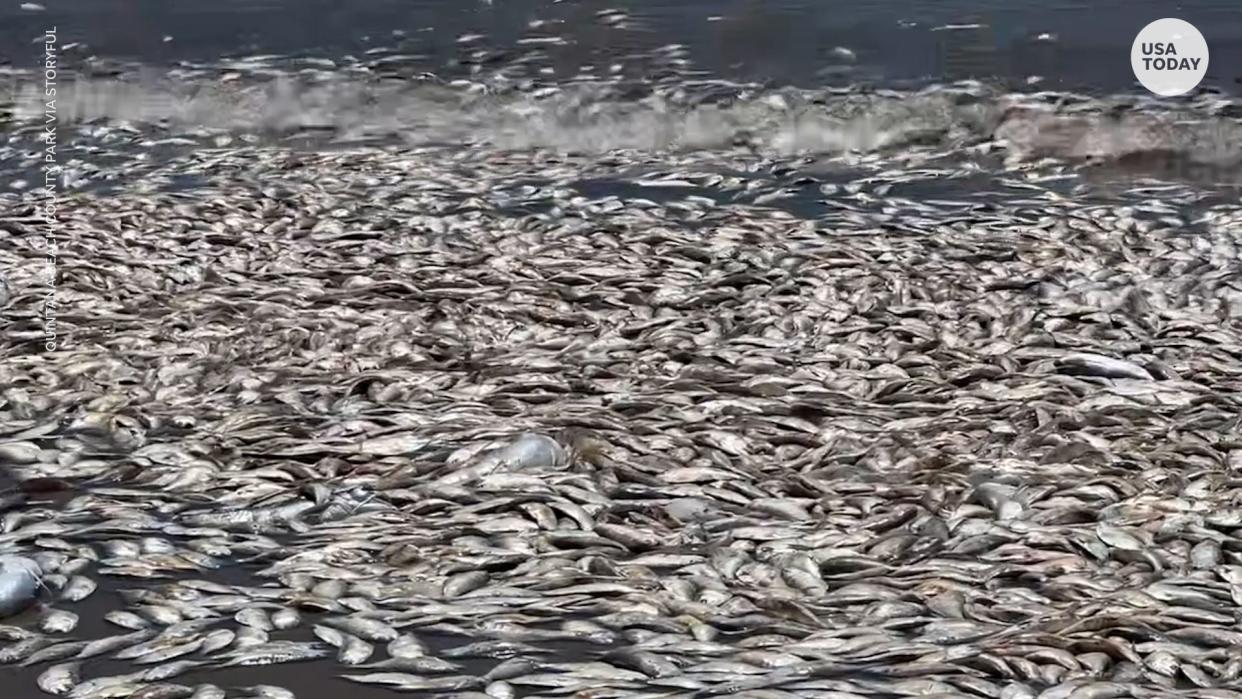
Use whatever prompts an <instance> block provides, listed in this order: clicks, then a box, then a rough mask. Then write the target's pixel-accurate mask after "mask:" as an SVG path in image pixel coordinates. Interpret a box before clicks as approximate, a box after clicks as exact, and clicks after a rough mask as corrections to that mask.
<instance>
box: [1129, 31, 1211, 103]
mask: <svg viewBox="0 0 1242 699" xmlns="http://www.w3.org/2000/svg"><path fill="white" fill-rule="evenodd" d="M1130 65H1131V66H1132V67H1133V68H1134V77H1136V78H1138V81H1139V82H1140V83H1142V84H1143V87H1145V88H1147V89H1148V90H1151V91H1152V92H1154V93H1156V94H1157V95H1160V96H1161V97H1173V96H1175V95H1184V94H1186V93H1187V92H1190V91H1191V90H1193V89H1195V87H1197V86H1198V85H1199V82H1200V81H1202V80H1203V76H1204V75H1206V74H1207V66H1208V47H1207V42H1206V41H1204V40H1203V35H1202V34H1200V33H1199V30H1198V29H1195V26H1194V25H1193V24H1191V23H1190V22H1187V21H1185V20H1180V19H1173V18H1171V17H1166V18H1165V19H1158V20H1156V21H1155V22H1152V23H1151V24H1149V25H1147V26H1146V27H1143V31H1141V32H1139V33H1138V36H1136V37H1135V38H1134V46H1132V47H1131V48H1130Z"/></svg>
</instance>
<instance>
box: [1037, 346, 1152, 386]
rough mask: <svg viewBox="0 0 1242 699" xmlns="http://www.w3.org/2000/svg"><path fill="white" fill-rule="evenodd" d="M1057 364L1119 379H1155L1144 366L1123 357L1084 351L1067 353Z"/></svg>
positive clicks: (1074, 370) (1078, 371)
mask: <svg viewBox="0 0 1242 699" xmlns="http://www.w3.org/2000/svg"><path fill="white" fill-rule="evenodd" d="M1057 366H1058V367H1060V368H1062V369H1067V370H1070V371H1073V372H1077V373H1083V374H1088V375H1091V376H1103V377H1107V378H1117V379H1140V380H1143V381H1152V380H1154V379H1153V377H1152V375H1151V374H1150V373H1149V372H1148V371H1147V370H1146V369H1144V368H1143V367H1141V366H1139V365H1137V364H1134V363H1133V362H1127V361H1125V360H1121V359H1113V358H1111V357H1105V356H1103V355H1099V354H1089V353H1084V352H1079V353H1074V354H1069V355H1066V356H1064V357H1062V358H1060V359H1058V360H1057Z"/></svg>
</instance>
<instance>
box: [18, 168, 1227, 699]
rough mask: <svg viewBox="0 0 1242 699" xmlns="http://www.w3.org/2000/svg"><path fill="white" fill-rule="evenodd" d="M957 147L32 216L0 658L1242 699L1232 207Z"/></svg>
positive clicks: (508, 690) (316, 688)
mask: <svg viewBox="0 0 1242 699" xmlns="http://www.w3.org/2000/svg"><path fill="white" fill-rule="evenodd" d="M945 155H946V154H945V153H941V152H937V150H936V147H935V146H928V147H925V148H918V147H912V148H910V149H909V150H907V151H904V152H903V153H901V154H889V155H887V156H880V155H858V154H847V155H840V156H833V157H826V156H825V157H822V158H817V157H784V158H775V157H770V156H765V155H762V154H759V153H756V152H754V151H753V149H749V148H747V147H744V146H737V147H729V148H721V149H716V150H713V151H711V152H695V153H669V154H665V155H662V156H661V157H659V158H653V157H651V156H650V155H649V154H643V153H638V152H631V151H616V152H613V153H610V154H609V155H608V156H607V157H597V156H586V155H574V154H565V153H555V152H551V151H543V150H538V149H534V150H524V151H498V150H495V149H490V148H481V147H480V148H458V149H451V148H438V147H426V148H418V149H410V148H396V147H366V148H362V147H359V148H352V149H349V148H343V149H338V150H335V151H332V152H326V153H324V152H320V153H306V152H302V153H297V152H293V151H290V150H288V149H280V148H261V147H251V146H245V145H242V146H236V145H232V146H228V147H219V148H213V149H207V150H200V151H196V152H195V153H193V154H189V155H185V156H181V157H179V158H178V159H176V160H173V161H170V162H168V163H166V164H163V165H161V166H160V167H158V168H156V169H154V170H149V171H146V174H144V176H143V178H142V181H141V182H132V183H129V184H127V185H126V186H125V187H124V188H123V190H122V191H119V192H113V193H110V194H107V195H101V194H92V193H90V192H78V193H74V194H72V195H67V196H65V197H63V198H62V201H61V202H60V206H59V209H58V212H57V215H56V223H55V226H54V227H53V228H52V230H51V235H52V236H53V237H54V238H55V239H56V240H57V242H58V247H59V257H58V259H57V261H56V266H57V268H56V272H57V277H56V279H57V281H56V287H55V294H56V301H57V302H56V306H55V309H54V312H55V316H56V318H55V320H56V328H57V332H58V336H59V341H58V346H57V348H56V349H55V350H53V351H48V350H46V349H45V348H44V339H43V338H44V333H45V324H44V320H45V319H44V317H43V315H44V311H45V310H46V309H45V308H44V306H43V304H42V301H43V299H44V298H45V296H46V292H47V285H46V280H44V278H43V276H42V275H43V272H44V268H45V266H46V264H47V262H46V260H45V258H44V252H43V247H42V236H43V234H44V232H45V231H47V230H48V228H47V226H46V223H45V222H44V221H43V219H42V218H41V217H40V216H39V215H38V212H37V211H36V210H35V209H34V207H33V206H32V205H31V204H30V203H29V200H28V199H25V198H21V197H16V196H11V197H8V198H6V199H4V200H3V202H2V204H3V209H2V211H0V267H2V268H3V269H4V270H5V275H6V277H7V284H8V288H9V289H10V298H9V299H8V302H7V305H6V307H5V308H4V314H3V317H2V318H0V327H2V328H3V335H2V336H0V337H2V339H0V354H2V355H3V357H4V361H3V362H0V387H2V391H0V462H2V463H3V466H4V467H5V469H6V471H7V473H8V474H9V476H11V478H12V482H10V483H8V484H7V486H6V488H5V490H4V492H3V494H0V555H3V556H6V558H0V612H2V613H5V614H12V615H13V616H10V617H9V618H7V619H5V620H4V622H3V623H4V624H5V625H0V641H2V642H3V645H0V663H3V664H4V665H3V666H2V667H0V683H3V685H4V686H5V687H16V688H17V689H16V690H15V691H17V692H18V693H19V694H18V695H20V696H22V697H26V696H33V694H34V691H35V690H34V686H36V685H37V687H38V688H39V689H41V690H42V691H43V692H46V693H48V694H52V695H60V696H69V697H73V698H75V699H103V698H107V697H133V698H137V699H156V698H163V699H169V698H176V697H193V698H194V699H208V698H215V699H218V698H220V697H225V696H230V697H267V698H268V699H275V698H279V697H290V696H301V697H302V698H303V699H314V698H315V697H320V696H341V695H343V694H344V693H346V692H350V691H353V692H355V695H356V696H367V697H370V696H375V697H380V696H389V695H390V694H392V693H420V694H422V695H425V696H444V697H462V698H465V697H478V698H479V699H483V698H484V697H493V698H494V699H507V698H509V697H517V696H541V697H554V696H555V697H578V698H582V699H588V698H590V699H605V698H608V697H627V698H638V697H652V698H655V697H667V698H674V697H695V698H699V697H710V696H723V695H736V696H743V697H754V698H765V699H779V698H785V697H787V698H789V699H793V698H794V697H821V698H823V699H830V698H831V699H851V698H861V697H904V696H920V697H933V696H934V697H985V698H989V699H1021V698H1024V697H1040V698H1041V699H1054V698H1060V699H1087V698H1093V699H1101V698H1104V697H1152V698H1155V697H1176V696H1185V697H1195V698H1198V699H1205V698H1212V697H1221V698H1224V697H1242V692H1240V691H1238V690H1237V689H1236V687H1238V686H1239V682H1240V681H1242V631H1239V630H1238V623H1239V621H1240V620H1242V537H1239V536H1235V534H1238V533H1239V532H1240V531H1242V502H1240V494H1242V473H1240V471H1242V435H1240V433H1239V425H1240V424H1242V414H1240V408H1242V334H1240V331H1242V282H1240V281H1239V276H1238V274H1237V270H1238V265H1239V252H1240V250H1239V246H1242V207H1239V206H1238V205H1237V204H1229V203H1220V201H1219V200H1213V199H1212V198H1211V197H1210V195H1209V194H1208V193H1204V192H1199V191H1197V190H1195V189H1193V188H1191V187H1188V186H1184V185H1160V184H1156V183H1150V182H1148V183H1136V184H1132V185H1130V186H1128V188H1126V187H1123V188H1120V189H1119V190H1117V191H1113V190H1110V191H1109V192H1108V193H1107V196H1104V195H1103V194H1099V193H1098V192H1095V191H1094V190H1092V189H1091V186H1089V185H1088V184H1086V183H1083V182H1080V181H1079V180H1078V179H1077V176H1076V174H1075V172H1073V171H1072V170H1069V169H1067V168H1065V167H1063V166H1061V165H1057V164H1055V163H1054V164H1049V163H1034V164H1012V163H1011V164H1010V166H1009V167H1007V168H1000V167H999V166H998V168H997V169H995V170H991V171H989V170H985V169H981V167H980V166H979V165H978V164H971V163H962V162H960V161H955V162H953V163H952V164H946V162H947V161H945V160H944V157H945ZM118 157H120V156H118ZM142 160H144V159H143V158H142V157H141V155H135V156H134V158H133V164H134V165H135V166H137V165H138V164H139V162H140V161H142ZM955 187H956V188H957V191H959V192H962V191H968V192H971V195H970V196H968V197H964V198H955V196H954V195H953V192H954V188H955ZM8 556H11V558H10V557H8ZM289 663H299V665H298V666H297V668H298V670H297V672H294V673H284V674H281V673H280V672H279V669H280V666H283V665H285V664H289ZM308 683H309V684H308ZM349 683H361V684H363V685H367V687H366V689H365V692H366V693H365V694H357V693H356V692H357V689H351V687H350V684H349ZM308 686H309V687H311V689H306V687H308ZM7 691H8V690H6V692H7ZM18 695H14V696H18ZM6 696H7V694H6Z"/></svg>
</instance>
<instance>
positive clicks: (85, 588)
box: [60, 575, 98, 602]
mask: <svg viewBox="0 0 1242 699" xmlns="http://www.w3.org/2000/svg"><path fill="white" fill-rule="evenodd" d="M97 588H98V585H96V584H95V581H94V580H91V579H90V578H87V577H84V576H81V575H75V576H73V577H71V578H69V581H68V582H67V583H65V586H64V587H63V588H61V591H60V599H61V601H64V602H81V601H82V600H84V599H86V598H87V597H90V596H91V595H92V594H94V592H95V590H96V589H97Z"/></svg>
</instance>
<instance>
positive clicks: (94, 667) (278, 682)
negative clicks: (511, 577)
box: [0, 471, 610, 699]
mask: <svg viewBox="0 0 1242 699" xmlns="http://www.w3.org/2000/svg"><path fill="white" fill-rule="evenodd" d="M6 478H7V476H6V475H5V474H4V472H3V471H0V484H2V483H4V482H5V479H6ZM9 480H11V479H9ZM259 569H260V567H259V566H252V565H247V566H242V565H228V566H225V567H222V568H219V569H215V570H206V571H200V572H193V573H190V574H185V575H178V576H175V577H168V578H160V579H138V578H128V577H112V576H102V575H96V574H94V573H93V572H89V571H88V572H87V575H89V576H90V577H91V578H92V579H94V580H95V581H96V582H97V583H98V585H99V588H98V589H97V590H96V591H95V593H94V594H92V595H91V596H90V597H88V598H86V599H85V600H83V601H81V602H79V603H77V604H65V603H62V602H58V601H56V600H55V599H54V598H51V599H47V600H45V601H44V602H41V603H40V605H39V606H37V607H34V608H31V609H29V610H27V611H25V612H22V613H21V614H19V615H17V616H14V617H9V618H7V619H3V620H0V624H6V625H14V626H21V627H23V628H27V629H32V630H34V629H37V628H38V623H39V617H40V615H41V614H42V612H43V611H44V609H46V607H48V606H50V607H54V608H57V609H65V610H68V611H72V612H73V613H75V614H77V615H78V616H79V622H78V626H77V628H76V629H74V631H73V633H72V634H69V635H66V636H64V637H61V638H60V640H87V641H89V640H94V639H100V638H106V637H110V636H116V635H122V634H127V633H130V630H129V629H124V628H121V627H118V626H115V625H113V624H111V623H109V622H108V621H106V620H105V619H104V616H105V615H106V614H107V613H108V612H110V611H114V610H118V609H125V608H126V604H125V602H124V600H123V598H122V596H121V592H122V591H126V590H138V589H150V588H158V587H159V586H161V585H166V584H169V583H172V582H175V581H177V580H205V581H210V582H213V583H217V584H221V585H237V586H247V587H254V586H264V585H265V583H266V581H265V580H264V579H262V578H258V577H256V576H255V575H254V573H256V572H257V571H258V570H259ZM300 613H301V615H302V623H301V624H300V625H299V626H297V627H294V628H292V629H287V630H282V631H272V632H271V633H270V638H271V640H290V641H314V640H315V638H314V635H313V633H312V631H311V629H312V627H313V626H314V625H315V624H316V623H319V622H320V621H321V620H322V619H323V617H325V616H327V615H326V614H324V613H317V612H313V611H310V610H305V609H303V610H300ZM237 626H238V624H237V622H236V621H234V620H233V619H232V618H231V615H230V614H222V615H221V617H220V620H219V622H218V623H217V624H215V625H213V626H212V627H209V628H208V630H210V629H211V628H231V629H235V628H237ZM403 631H404V632H412V633H414V634H415V635H416V636H417V637H418V638H419V640H420V641H422V642H423V643H425V644H426V645H427V647H428V649H429V654H430V655H431V656H433V657H439V654H440V653H441V652H443V651H445V650H447V649H449V648H455V647H458V646H463V645H467V644H469V643H473V642H475V641H478V640H481V639H482V637H467V636H462V635H455V634H446V633H436V632H425V631H420V629H418V628H415V627H411V628H406V629H403ZM372 645H374V646H375V654H374V655H373V656H372V657H371V659H370V661H369V662H375V661H379V660H383V659H384V658H386V657H387V656H386V654H385V650H384V644H382V643H374V644H372ZM530 645H533V646H536V647H539V648H541V649H545V650H547V651H550V652H549V653H547V654H544V655H541V656H540V659H541V660H544V661H546V662H580V661H586V660H591V659H594V658H596V657H598V655H600V654H601V653H603V652H606V651H607V650H609V649H610V647H609V646H604V645H594V644H589V643H582V642H569V641H549V642H531V643H530ZM226 652H227V651H226ZM114 654H115V652H114V653H110V654H108V655H105V656H100V657H95V658H91V659H89V660H86V661H85V662H83V665H82V668H81V675H82V681H87V680H91V679H96V678H101V677H110V676H118V675H124V674H128V673H133V672H137V671H141V670H143V669H149V668H151V667H155V666H156V665H157V664H144V665H137V664H134V663H133V662H132V661H130V660H117V659H115V658H114V657H112V656H113V655H114ZM217 655H218V654H217ZM206 659H207V658H205V657H203V656H202V655H200V654H197V653H195V654H190V655H187V656H183V657H181V658H176V659H175V660H177V661H181V660H206ZM64 662H69V660H67V659H66V660H55V661H50V662H47V663H40V664H37V665H34V666H30V667H18V666H16V665H8V666H0V688H3V690H4V691H3V692H0V696H2V697H5V699H7V698H8V697H16V698H19V699H25V698H26V697H35V696H40V694H39V692H38V690H37V689H36V679H37V678H38V676H39V675H40V674H41V673H42V672H43V671H44V670H46V669H47V668H48V667H49V666H50V665H52V664H55V663H64ZM452 662H454V663H457V664H458V665H460V666H461V669H460V670H459V671H457V672H456V673H454V674H457V675H464V676H466V677H474V678H482V677H483V676H484V675H486V674H487V673H488V672H489V671H490V670H491V669H492V668H494V667H496V666H497V665H499V664H500V663H501V662H503V660H502V659H488V658H453V659H452ZM387 671H389V670H384V669H381V668H367V667H365V666H354V667H349V666H345V665H341V664H340V663H338V662H337V661H336V659H335V651H333V654H332V655H331V656H329V657H328V658H325V659H322V660H313V661H304V662H295V663H282V664H277V665H264V666H252V667H228V668H219V667H211V666H207V667H202V668H194V669H192V670H191V671H189V672H186V673H185V674H182V675H178V676H175V677H171V678H168V679H166V680H163V681H164V682H169V683H175V684H182V685H186V686H195V685H199V684H214V685H217V686H219V687H221V688H223V689H225V690H227V691H230V692H232V693H231V694H230V696H235V695H236V694H237V693H239V692H238V691H237V690H240V689H241V688H244V687H249V686H253V685H259V684H265V685H275V686H278V687H284V688H286V689H289V690H291V691H293V692H294V693H295V694H296V696H297V697H299V699H337V698H338V697H342V696H353V697H360V698H361V697H387V696H431V695H437V694H445V693H451V691H450V690H444V689H437V690H429V691H426V692H410V691H397V690H395V689H391V688H387V687H383V686H379V685H363V684H358V683H355V682H351V681H349V680H346V679H343V678H342V675H343V674H346V673H348V674H364V673H371V672H387ZM411 674H415V673H411ZM484 684H485V682H483V683H480V684H479V685H478V687H476V688H474V689H475V690H476V691H477V690H481V689H482V687H483V686H484ZM515 689H516V690H517V692H518V696H527V695H529V694H535V693H538V691H539V688H524V687H515Z"/></svg>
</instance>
